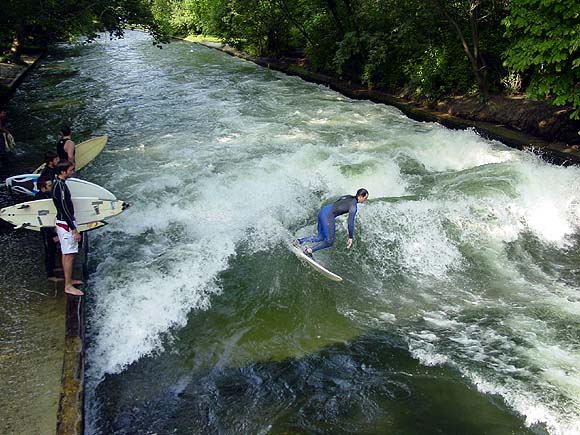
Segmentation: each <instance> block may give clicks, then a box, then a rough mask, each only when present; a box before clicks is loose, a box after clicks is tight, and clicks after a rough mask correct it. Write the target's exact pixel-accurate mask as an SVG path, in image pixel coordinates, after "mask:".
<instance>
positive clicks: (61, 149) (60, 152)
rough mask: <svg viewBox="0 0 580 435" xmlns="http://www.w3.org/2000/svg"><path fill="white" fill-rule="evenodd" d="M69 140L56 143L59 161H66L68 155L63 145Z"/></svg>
mask: <svg viewBox="0 0 580 435" xmlns="http://www.w3.org/2000/svg"><path fill="white" fill-rule="evenodd" d="M69 140H70V139H69V138H66V139H61V140H59V141H58V142H57V143H56V153H57V154H58V157H59V158H60V159H61V160H68V154H67V153H66V151H65V149H64V144H65V143H67V142H68V141H69Z"/></svg>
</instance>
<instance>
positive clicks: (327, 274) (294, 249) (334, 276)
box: [288, 243, 342, 282]
mask: <svg viewBox="0 0 580 435" xmlns="http://www.w3.org/2000/svg"><path fill="white" fill-rule="evenodd" d="M288 247H289V248H290V250H291V251H292V252H293V253H294V255H296V256H297V257H298V258H299V259H300V260H302V261H303V262H305V263H306V264H308V265H309V266H310V267H312V268H313V269H314V270H316V271H317V272H319V273H321V274H322V275H324V276H325V277H327V278H328V279H330V280H332V281H337V282H340V281H342V278H341V277H340V276H338V275H337V274H336V273H333V272H331V271H330V270H328V269H327V268H325V267H324V266H322V265H321V264H320V263H317V262H316V260H314V259H312V258H310V257H309V256H308V255H306V254H305V253H304V252H302V249H300V248H298V247H296V246H294V245H293V244H292V243H289V244H288Z"/></svg>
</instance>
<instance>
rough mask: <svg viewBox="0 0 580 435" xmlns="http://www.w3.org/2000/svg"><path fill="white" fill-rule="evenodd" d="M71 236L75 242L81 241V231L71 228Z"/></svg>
mask: <svg viewBox="0 0 580 435" xmlns="http://www.w3.org/2000/svg"><path fill="white" fill-rule="evenodd" d="M73 237H74V239H75V241H77V242H80V241H81V233H79V232H78V230H73Z"/></svg>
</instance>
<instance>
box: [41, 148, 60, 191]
mask: <svg viewBox="0 0 580 435" xmlns="http://www.w3.org/2000/svg"><path fill="white" fill-rule="evenodd" d="M58 160H59V158H58V155H57V154H56V153H55V152H54V151H47V152H46V153H45V154H44V163H45V165H44V168H43V169H42V172H41V173H40V177H39V180H40V178H46V179H48V180H50V181H53V180H54V179H55V178H56V165H57V164H58ZM38 190H40V188H39V189H38Z"/></svg>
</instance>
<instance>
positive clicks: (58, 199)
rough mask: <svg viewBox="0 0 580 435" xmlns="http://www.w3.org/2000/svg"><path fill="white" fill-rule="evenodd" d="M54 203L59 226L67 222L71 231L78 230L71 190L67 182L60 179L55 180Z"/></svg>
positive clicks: (53, 189)
mask: <svg viewBox="0 0 580 435" xmlns="http://www.w3.org/2000/svg"><path fill="white" fill-rule="evenodd" d="M52 201H53V202H54V206H55V207H56V220H57V225H58V223H59V222H61V223H65V222H66V225H68V227H69V231H72V230H74V229H76V225H75V209H74V207H73V203H72V199H71V196H70V190H68V187H67V185H66V183H65V181H64V180H61V179H60V178H59V177H56V178H55V179H54V184H53V186H52Z"/></svg>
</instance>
